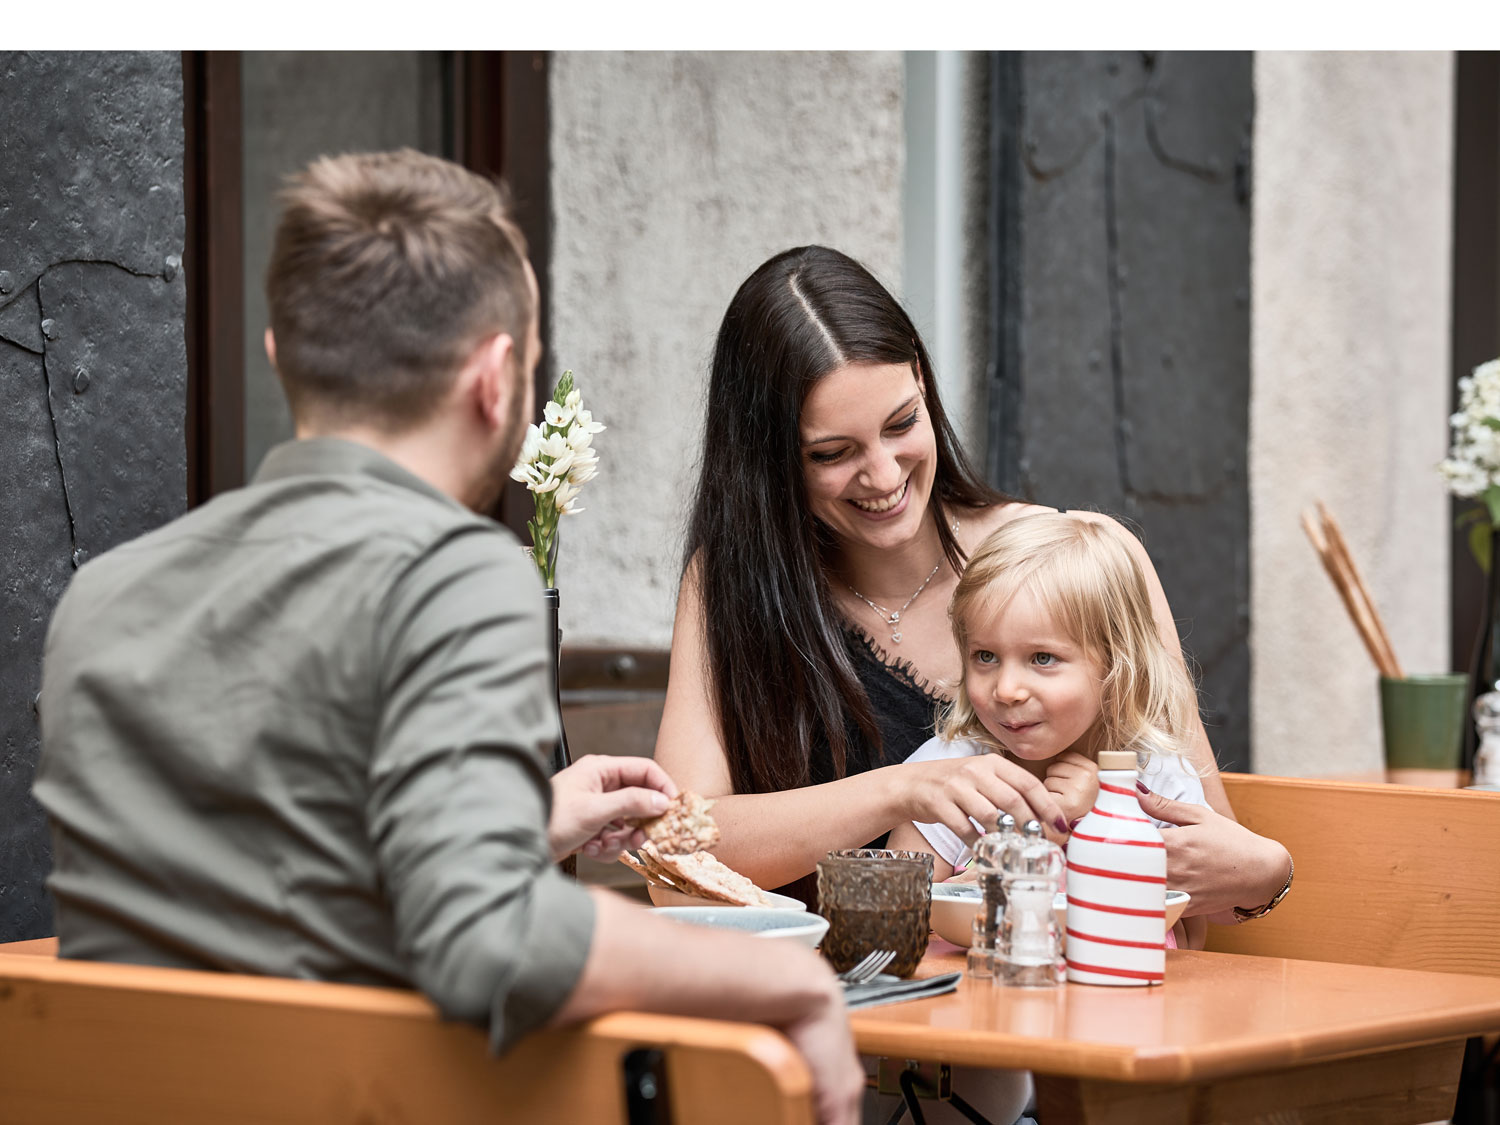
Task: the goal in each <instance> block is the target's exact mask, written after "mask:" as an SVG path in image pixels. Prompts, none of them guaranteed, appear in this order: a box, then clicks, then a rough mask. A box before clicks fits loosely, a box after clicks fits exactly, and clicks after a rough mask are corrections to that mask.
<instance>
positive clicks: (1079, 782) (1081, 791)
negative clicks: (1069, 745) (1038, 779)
mask: <svg viewBox="0 0 1500 1125" xmlns="http://www.w3.org/2000/svg"><path fill="white" fill-rule="evenodd" d="M1042 786H1043V788H1045V789H1046V790H1047V792H1048V793H1051V794H1052V795H1053V796H1054V797H1056V798H1057V803H1058V804H1059V805H1060V806H1061V807H1062V813H1063V816H1065V817H1067V818H1068V826H1069V827H1070V828H1071V827H1072V826H1073V825H1074V824H1077V823H1078V821H1079V820H1080V819H1082V817H1083V815H1084V813H1086V812H1088V811H1089V810H1090V809H1092V808H1093V807H1094V802H1095V801H1097V800H1098V799H1099V767H1098V766H1097V765H1095V764H1094V763H1093V762H1091V761H1089V759H1088V758H1086V757H1084V756H1083V755H1082V754H1080V753H1079V752H1078V751H1076V750H1064V751H1063V752H1062V753H1061V754H1059V755H1058V756H1057V757H1055V758H1053V759H1052V761H1050V762H1048V763H1047V774H1046V777H1044V778H1043V780H1042Z"/></svg>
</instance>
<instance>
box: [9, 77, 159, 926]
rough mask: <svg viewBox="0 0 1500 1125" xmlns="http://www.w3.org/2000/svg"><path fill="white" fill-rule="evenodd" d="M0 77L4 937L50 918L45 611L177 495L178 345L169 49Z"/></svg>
mask: <svg viewBox="0 0 1500 1125" xmlns="http://www.w3.org/2000/svg"><path fill="white" fill-rule="evenodd" d="M0 91H3V94H4V97H3V98H0V527H3V528H4V529H5V531H4V535H3V536H0V641H3V643H0V942H5V941H16V940H20V939H23V938H32V937H41V936H44V935H46V934H48V933H51V932H52V929H51V926H52V922H51V909H50V905H49V902H48V899H47V895H46V892H45V889H44V880H45V878H46V875H47V870H48V867H49V862H50V860H49V854H48V837H47V831H46V824H45V820H44V817H43V816H42V813H41V810H40V809H39V808H38V806H37V805H36V803H35V802H34V801H33V800H32V798H31V783H32V779H33V777H34V775H35V770H36V761H37V755H38V752H39V749H40V739H39V731H38V728H37V719H36V713H35V711H34V709H33V705H32V701H33V699H34V698H35V697H36V693H37V690H38V688H39V686H40V681H41V658H42V648H43V643H44V640H45V636H46V629H47V624H48V622H49V620H50V618H51V614H52V609H53V607H54V606H55V605H56V604H57V600H58V598H59V597H61V595H62V592H63V590H64V589H65V587H66V585H67V582H68V579H69V578H70V577H71V575H72V573H73V567H74V559H75V557H76V558H78V559H80V560H81V559H82V558H83V557H84V554H83V552H88V553H97V552H99V551H101V550H105V549H107V548H108V547H111V546H113V545H114V544H116V543H118V542H121V541H122V540H125V539H128V538H130V537H132V536H135V535H138V534H140V533H141V532H143V531H146V530H148V529H150V528H152V527H155V526H157V525H158V524H161V523H163V522H165V521H166V520H168V519H170V518H171V517H173V516H175V515H177V514H179V513H180V512H182V511H183V509H184V507H185V506H186V448H185V442H184V435H183V426H184V421H185V418H184V415H185V403H186V386H187V357H186V349H185V344H184V288H183V286H184V281H183V274H182V271H181V270H180V269H179V268H178V261H177V259H178V258H179V256H180V255H181V253H182V246H183V233H184V230H185V219H184V213H183V132H182V74H181V67H180V63H179V56H178V55H177V54H175V53H164V54H137V53H119V52H94V53H87V54H84V53H44V52H36V53H33V52H0ZM169 278H170V280H169ZM80 372H81V373H82V374H80ZM80 546H81V547H82V548H83V552H79V553H77V554H76V556H75V548H77V547H80Z"/></svg>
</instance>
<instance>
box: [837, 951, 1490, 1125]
mask: <svg viewBox="0 0 1500 1125" xmlns="http://www.w3.org/2000/svg"><path fill="white" fill-rule="evenodd" d="M940 950H947V951H948V952H940ZM962 967H963V957H962V951H955V949H954V947H953V946H950V945H948V944H947V943H946V942H934V944H933V947H932V948H931V949H930V950H929V952H928V955H927V957H926V958H925V959H924V960H923V962H922V965H921V966H920V968H919V969H918V975H919V976H930V975H935V974H937V973H942V972H951V971H953V970H955V969H959V968H962ZM850 1023H851V1025H852V1026H853V1029H854V1036H855V1040H856V1042H857V1043H858V1045H859V1049H860V1051H861V1052H862V1053H864V1054H870V1055H882V1056H887V1057H891V1058H895V1059H907V1058H910V1059H917V1060H925V1061H934V1062H945V1063H951V1064H954V1065H959V1066H963V1065H967V1066H981V1067H1007V1068H1016V1069H1029V1070H1031V1071H1032V1072H1033V1073H1034V1075H1035V1078H1036V1086H1037V1101H1038V1109H1039V1112H1040V1115H1041V1118H1042V1120H1043V1121H1045V1122H1048V1123H1051V1122H1071V1121H1107V1122H1109V1123H1111V1125H1115V1123H1120V1125H1128V1123H1131V1122H1137V1121H1140V1122H1152V1123H1168V1122H1184V1123H1186V1122H1199V1121H1234V1120H1251V1119H1256V1118H1259V1119H1261V1120H1265V1119H1267V1118H1268V1117H1270V1116H1272V1115H1274V1120H1276V1121H1277V1122H1292V1121H1319V1120H1341V1121H1350V1122H1354V1121H1359V1122H1366V1121H1369V1122H1375V1121H1386V1122H1427V1121H1437V1120H1440V1119H1442V1120H1446V1119H1447V1117H1448V1116H1449V1114H1450V1113H1451V1112H1452V1109H1453V1101H1454V1096H1455V1093H1456V1091H1457V1089H1458V1071H1459V1063H1460V1060H1461V1058H1462V1056H1463V1047H1464V1040H1465V1038H1467V1037H1468V1036H1470V1035H1475V1034H1479V1033H1482V1032H1486V1031H1494V1030H1496V1029H1500V978H1496V977H1485V976H1470V975H1466V974H1459V973H1430V972H1412V971H1408V970H1403V969H1385V968H1372V967H1369V966H1364V965H1341V964H1332V963H1326V962H1316V961H1292V960H1287V959H1284V958H1277V957H1255V956H1246V955H1240V954H1229V953H1200V952H1193V951H1186V950H1184V951H1177V950H1172V951H1169V952H1168V953H1167V980H1166V983H1165V984H1164V985H1162V986H1160V987H1157V988H1149V989H1148V988H1103V987H1099V986H1097V985H1080V984H1068V985H1064V986H1062V987H1060V988H1055V989H1018V988H1006V987H1003V986H992V985H990V984H988V983H981V982H972V981H970V980H969V979H968V978H967V977H966V978H965V979H964V981H963V982H962V983H961V984H960V985H959V989H958V991H957V992H956V993H952V994H949V995H947V996H941V997H937V998H935V999H932V1000H921V1001H915V1002H911V1003H905V1004H893V1005H888V1006H886V1007H881V1008H871V1009H867V1010H862V1011H858V1012H854V1013H853V1014H852V1015H851V1016H850ZM955 1090H956V1092H957V1093H959V1094H960V1095H961V1094H962V1093H963V1090H962V1088H961V1086H960V1085H958V1084H955Z"/></svg>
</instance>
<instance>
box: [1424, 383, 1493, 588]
mask: <svg viewBox="0 0 1500 1125" xmlns="http://www.w3.org/2000/svg"><path fill="white" fill-rule="evenodd" d="M1448 421H1449V423H1450V424H1451V425H1452V427H1453V445H1452V447H1451V448H1450V449H1449V451H1448V458H1447V460H1445V461H1443V462H1442V463H1441V464H1439V465H1438V472H1440V473H1442V474H1443V478H1444V479H1445V480H1446V481H1447V482H1448V491H1450V492H1452V493H1453V495H1455V496H1461V497H1465V498H1470V499H1474V500H1478V501H1480V503H1481V504H1482V505H1483V507H1482V508H1476V509H1475V510H1474V511H1473V512H1470V513H1467V514H1466V515H1465V516H1463V517H1460V522H1469V521H1476V522H1475V525H1474V527H1473V528H1472V529H1471V530H1470V533H1469V546H1470V547H1471V548H1472V549H1473V551H1474V555H1475V557H1476V558H1477V559H1479V562H1480V565H1481V566H1483V567H1484V568H1485V569H1486V570H1488V569H1489V532H1490V528H1492V527H1500V359H1492V360H1490V361H1489V362H1488V363H1481V364H1480V365H1479V366H1478V367H1476V368H1474V373H1473V374H1472V375H1466V376H1465V377H1464V378H1462V379H1460V380H1459V381H1458V413H1457V414H1454V415H1453V416H1452V417H1451V418H1449V419H1448ZM1485 516H1488V519H1485V518H1484V517H1485Z"/></svg>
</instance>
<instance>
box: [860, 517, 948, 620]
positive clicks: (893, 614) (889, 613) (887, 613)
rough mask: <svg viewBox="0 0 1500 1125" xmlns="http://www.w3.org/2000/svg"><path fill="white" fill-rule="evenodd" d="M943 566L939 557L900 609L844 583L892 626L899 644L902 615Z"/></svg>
mask: <svg viewBox="0 0 1500 1125" xmlns="http://www.w3.org/2000/svg"><path fill="white" fill-rule="evenodd" d="M953 532H954V534H955V535H956V534H957V533H958V521H957V520H954V521H953ZM942 566H943V560H942V559H938V561H937V565H936V566H934V567H933V568H932V572H931V573H930V574H928V575H927V577H926V578H924V579H922V584H921V585H920V586H918V587H917V588H916V590H914V591H913V592H912V596H911V597H909V598H907V599H906V602H905V603H904V604H903V605H902V606H901V608H900V609H886V607H885V606H883V605H876V604H875V603H874V602H872V601H871V600H870V599H869V598H867V597H865V596H864V595H863V594H861V593H860V592H859V591H858V590H856V589H855V588H854V587H853V586H852V585H850V584H849V583H848V582H845V583H844V585H845V586H848V587H849V592H850V593H851V594H853V595H854V596H855V597H856V598H858V599H859V600H860V601H862V602H864V603H865V605H867V606H869V607H870V608H871V609H873V610H874V611H875V612H876V614H877V615H878V616H879V617H880V618H881V619H882V620H883V621H884V622H885V623H886V624H887V625H889V626H890V627H891V640H892V642H894V643H895V644H898V645H899V644H900V643H901V615H902V614H903V613H905V612H906V611H907V610H908V609H909V608H910V607H911V603H912V602H914V601H916V600H917V595H918V594H920V593H921V592H922V591H923V590H925V589H927V584H928V583H929V582H931V581H932V580H933V579H934V578H936V577H937V572H938V571H939V570H941V569H942Z"/></svg>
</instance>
